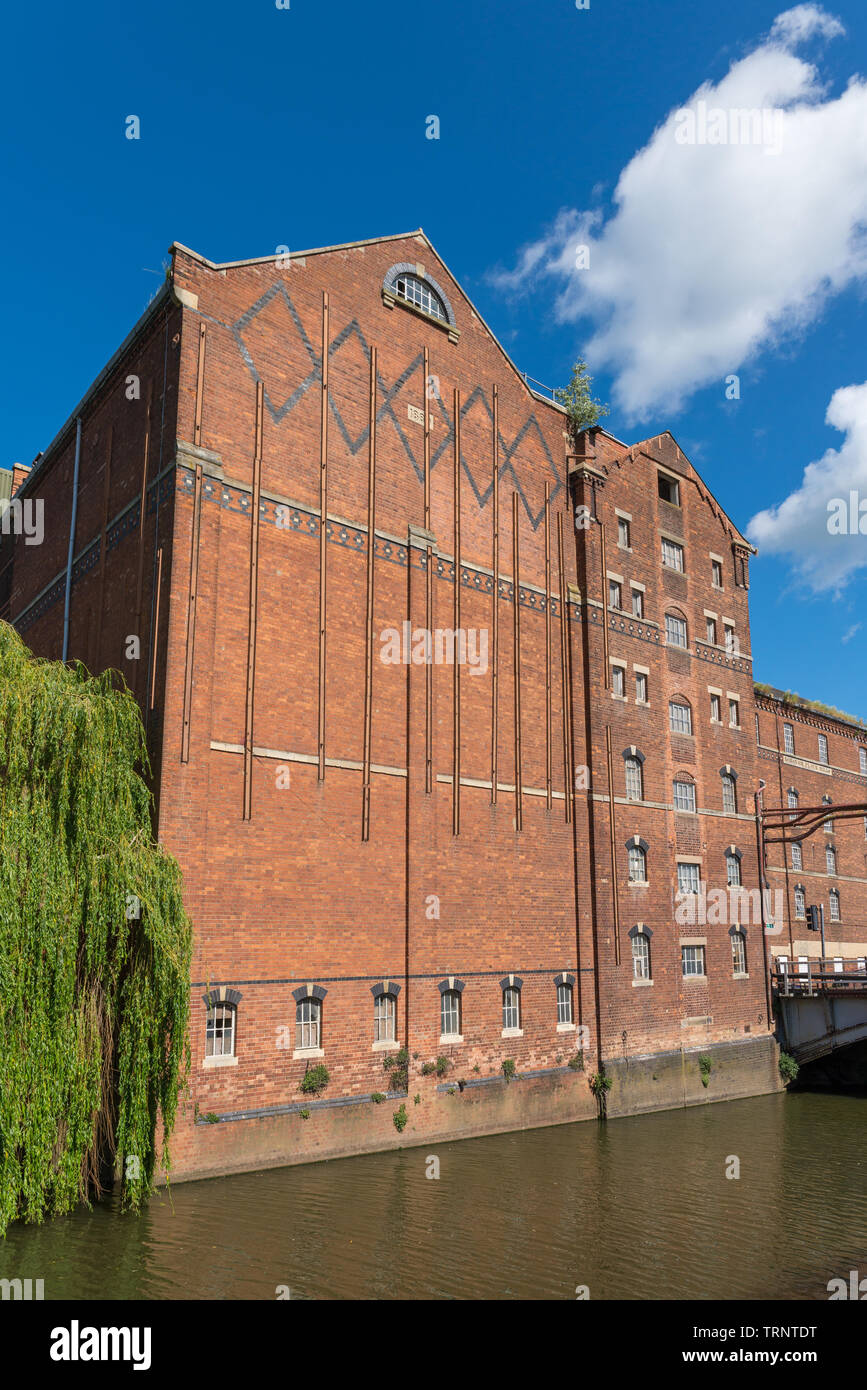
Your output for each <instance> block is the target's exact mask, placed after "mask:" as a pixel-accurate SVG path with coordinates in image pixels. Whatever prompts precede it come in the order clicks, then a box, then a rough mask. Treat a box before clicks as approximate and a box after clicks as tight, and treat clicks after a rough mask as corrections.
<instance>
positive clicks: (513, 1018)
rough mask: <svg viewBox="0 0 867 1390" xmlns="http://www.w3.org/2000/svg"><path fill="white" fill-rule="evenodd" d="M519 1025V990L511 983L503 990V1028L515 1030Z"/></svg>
mask: <svg viewBox="0 0 867 1390" xmlns="http://www.w3.org/2000/svg"><path fill="white" fill-rule="evenodd" d="M520 1027H521V991H520V990H519V989H516V988H515V987H514V986H513V985H509V986H507V988H506V989H504V990H503V1029H504V1031H506V1032H508V1031H509V1030H512V1031H515V1032H516V1031H517V1030H518V1029H519V1028H520Z"/></svg>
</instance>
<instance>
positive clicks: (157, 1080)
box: [0, 622, 192, 1233]
mask: <svg viewBox="0 0 867 1390" xmlns="http://www.w3.org/2000/svg"><path fill="white" fill-rule="evenodd" d="M117 681H118V677H117V675H116V673H114V674H113V673H111V672H105V673H104V674H103V675H101V676H90V675H88V673H87V671H86V670H85V669H84V667H83V666H82V665H81V664H80V663H75V664H74V665H72V666H64V665H63V664H62V663H60V662H49V661H37V660H36V659H35V658H34V657H33V656H31V654H30V652H29V651H28V650H27V648H26V647H25V646H24V644H23V642H22V641H21V639H20V637H19V636H18V634H17V633H16V632H15V631H14V629H13V628H11V627H10V626H9V625H8V624H7V623H3V622H0V1233H2V1232H3V1231H5V1229H6V1227H7V1226H8V1224H9V1222H10V1221H13V1220H15V1219H16V1218H20V1219H23V1220H26V1221H41V1220H43V1219H44V1218H45V1217H46V1216H53V1215H59V1214H62V1213H64V1212H68V1211H70V1210H71V1209H72V1208H73V1207H74V1206H75V1205H76V1203H77V1202H79V1201H87V1200H89V1199H90V1198H92V1197H95V1196H98V1195H99V1194H100V1193H101V1192H102V1191H103V1189H104V1185H105V1183H106V1182H107V1181H110V1177H111V1175H112V1172H113V1168H114V1164H115V1162H116V1160H118V1159H119V1160H120V1162H121V1196H122V1202H123V1204H124V1205H125V1206H126V1207H131V1208H134V1209H137V1208H138V1207H140V1205H141V1203H142V1201H143V1200H144V1198H145V1197H146V1196H147V1194H148V1193H149V1192H150V1191H151V1190H152V1187H153V1177H154V1171H155V1168H156V1165H157V1163H158V1162H162V1163H163V1164H164V1165H168V1162H169V1156H168V1149H167V1145H168V1138H169V1136H170V1134H171V1131H172V1128H173V1125H174V1120H175V1114H176V1110H177V1100H178V1093H179V1090H180V1088H181V1086H182V1084H183V1082H184V1078H185V1074H186V1070H187V1068H188V1066H189V1044H188V1041H187V1025H188V1018H189V994H190V990H189V979H190V976H189V967H190V958H191V942H192V933H191V929H190V923H189V920H188V918H187V916H186V913H185V912H184V908H183V901H182V885H181V874H180V869H179V868H178V865H177V863H176V862H175V860H174V859H172V857H171V856H170V855H168V854H166V853H165V852H164V851H163V850H162V849H161V847H160V846H159V845H158V844H156V843H155V842H154V840H153V836H152V827H151V795H150V792H149V791H148V788H147V786H146V785H145V782H144V781H143V780H142V775H144V776H147V775H148V774H149V771H150V768H149V763H148V756H147V747H146V742H145V734H144V729H143V726H142V722H141V716H140V713H139V709H138V706H137V705H136V703H135V701H134V700H133V697H132V695H131V693H130V692H129V690H128V689H127V688H126V687H125V686H123V688H118V687H117V684H116V683H117ZM160 1120H161V1122H162V1138H161V1139H160V1136H159V1133H158V1131H159V1128H160Z"/></svg>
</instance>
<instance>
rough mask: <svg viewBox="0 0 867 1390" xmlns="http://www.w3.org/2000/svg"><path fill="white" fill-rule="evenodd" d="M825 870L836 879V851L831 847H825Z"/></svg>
mask: <svg viewBox="0 0 867 1390" xmlns="http://www.w3.org/2000/svg"><path fill="white" fill-rule="evenodd" d="M825 869H826V870H827V872H828V873H829V874H830V875H831V876H832V877H833V878H836V877H837V851H836V850H835V848H834V846H833V845H826V846H825Z"/></svg>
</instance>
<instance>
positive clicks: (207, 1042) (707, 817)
mask: <svg viewBox="0 0 867 1390" xmlns="http://www.w3.org/2000/svg"><path fill="white" fill-rule="evenodd" d="M567 425H568V420H567V417H566V415H565V413H564V411H563V410H562V408H561V407H560V406H558V405H557V404H555V403H554V402H552V401H551V400H550V399H547V398H546V397H545V396H544V395H543V394H540V393H537V392H535V391H534V390H532V389H531V386H530V385H529V384H528V382H527V381H526V380H525V379H524V378H523V377H522V376H521V374H520V373H519V372H518V371H517V369H516V368H515V366H514V365H513V363H512V362H511V361H510V359H509V357H508V356H507V354H506V353H505V352H504V350H503V348H502V347H501V346H500V344H499V343H498V342H497V339H496V337H495V336H494V334H493V333H492V332H491V330H490V329H489V328H488V327H487V325H486V324H485V323H484V321H483V320H482V319H481V317H480V316H479V314H478V312H477V311H476V310H475V309H474V308H473V305H472V304H471V302H470V301H469V299H468V298H467V296H466V295H465V294H464V292H463V290H462V289H461V287H460V285H459V284H458V283H457V281H456V280H455V279H454V278H453V276H452V275H451V274H450V272H449V271H448V269H447V267H446V266H445V265H444V264H443V262H442V261H441V260H440V258H439V257H438V255H437V254H436V252H435V251H434V249H433V247H432V246H431V244H430V242H429V241H428V240H427V238H426V237H425V235H424V234H423V233H422V232H421V231H419V232H415V233H411V234H408V235H406V236H397V237H386V238H381V239H377V240H374V241H369V242H358V243H352V244H350V245H346V246H338V247H331V248H326V249H324V250H318V251H312V252H305V253H297V254H294V255H292V256H291V257H290V256H286V257H282V258H281V257H278V258H276V259H275V257H273V256H272V257H268V258H263V259H258V260H252V261H242V262H235V263H232V264H228V265H215V264H213V263H212V262H210V261H207V260H205V259H204V258H203V257H201V256H199V255H197V254H195V253H193V252H191V251H189V250H187V249H186V248H184V247H181V246H178V245H176V246H174V247H173V248H172V268H171V271H170V274H169V277H168V279H167V282H166V284H165V286H164V287H163V289H162V291H161V292H160V293H159V294H158V295H157V296H156V298H155V299H154V300H153V302H152V303H151V305H150V306H149V308H148V310H147V311H146V313H145V314H144V316H143V317H142V319H141V320H140V321H139V323H138V324H137V325H136V326H135V328H134V329H133V331H132V332H131V334H130V335H129V337H128V338H127V339H126V341H125V342H124V343H123V344H122V346H121V347H120V348H119V349H118V352H117V353H116V354H115V356H114V357H113V358H112V360H111V362H110V363H109V364H108V366H107V367H106V368H105V370H104V371H103V372H102V373H101V374H100V376H99V377H98V378H97V379H96V381H95V382H94V384H93V386H92V387H91V388H90V390H89V391H88V393H87V395H86V396H85V398H84V400H83V401H82V402H81V403H80V404H79V405H78V407H77V408H76V410H75V411H74V412H73V414H72V415H71V416H70V418H69V420H68V421H67V422H66V424H65V425H64V426H63V428H62V429H61V430H60V432H59V434H58V435H57V436H56V438H55V439H54V440H53V441H52V443H51V444H50V445H49V446H48V448H47V449H46V450H45V452H44V454H42V455H41V456H40V458H39V459H38V460H37V466H36V467H34V468H33V470H32V471H31V473H30V474H29V475H28V476H27V477H26V480H25V481H24V482H23V484H22V485H21V487H20V488H19V490H18V493H17V494H16V495H17V497H18V498H19V499H20V500H21V501H22V502H26V501H27V500H30V501H32V502H34V503H35V502H36V501H41V502H42V503H43V504H44V516H45V539H44V542H43V543H42V544H41V545H39V546H29V547H28V546H27V545H26V543H25V539H24V538H23V537H21V536H19V537H17V538H16V539H15V541H14V544H13V543H12V542H11V541H10V540H7V541H5V542H4V544H3V546H2V548H0V616H5V617H7V618H9V619H10V620H11V621H12V622H13V623H14V624H15V626H16V628H17V629H18V631H19V632H20V633H21V634H22V636H23V637H24V639H25V641H26V642H27V643H28V644H29V645H30V646H31V648H32V649H33V650H34V651H35V652H37V653H38V654H40V655H45V656H50V657H60V656H66V657H68V658H69V659H72V658H74V657H79V658H80V659H81V660H83V661H84V662H85V663H86V664H87V665H88V667H89V668H90V669H91V670H94V671H98V670H102V669H104V668H105V667H107V666H113V667H117V668H119V669H120V670H121V671H122V672H123V673H124V675H125V677H126V679H127V681H128V683H129V685H130V687H131V688H132V689H133V691H134V692H135V694H136V697H137V698H138V700H139V701H140V703H141V706H142V709H143V712H144V716H145V719H146V723H147V727H148V733H149V739H150V744H151V748H152V756H153V765H154V769H155V788H154V790H155V797H156V810H157V830H158V834H159V836H160V839H161V840H162V841H163V842H164V843H165V844H166V845H167V847H168V848H169V849H170V850H171V851H172V852H173V853H174V854H175V855H176V856H177V857H178V859H179V860H180V863H181V866H182V869H183V872H184V877H185V884H186V899H187V905H188V909H189V912H190V915H191V918H192V921H193V924H194V928H195V939H196V946H195V957H194V966H193V981H192V1048H193V1071H192V1078H191V1085H190V1094H189V1104H188V1105H187V1106H186V1108H185V1110H184V1113H183V1114H182V1117H181V1120H180V1122H179V1130H178V1137H177V1143H176V1146H175V1150H174V1153H175V1158H176V1161H177V1163H178V1167H179V1171H180V1172H181V1174H183V1173H186V1174H188V1175H194V1174H197V1173H202V1172H207V1171H220V1170H224V1169H228V1168H232V1167H245V1166H252V1165H254V1164H258V1163H264V1162H288V1161H295V1160H299V1159H303V1158H306V1157H311V1156H317V1155H324V1154H330V1153H339V1152H349V1151H353V1150H358V1149H364V1148H376V1147H384V1146H387V1145H388V1144H391V1143H395V1142H399V1137H398V1133H397V1132H396V1128H395V1127H394V1126H392V1122H391V1120H392V1112H393V1111H394V1109H395V1104H397V1105H399V1104H400V1099H399V1097H397V1096H395V1100H394V1103H390V1104H389V1105H388V1106H377V1105H370V1104H369V1097H370V1096H371V1094H373V1093H377V1092H386V1091H389V1090H390V1089H394V1087H393V1086H392V1083H394V1086H395V1087H396V1089H397V1090H398V1091H400V1090H402V1087H401V1086H400V1085H399V1084H398V1082H399V1078H395V1077H392V1079H391V1081H389V1073H388V1071H387V1069H386V1067H384V1061H385V1062H388V1060H389V1059H391V1060H392V1061H393V1060H394V1057H395V1054H396V1053H397V1052H398V1049H400V1048H403V1047H405V1048H406V1049H407V1050H408V1052H409V1054H410V1060H409V1084H408V1095H407V1098H406V1099H407V1105H408V1110H409V1118H408V1124H409V1128H408V1130H407V1132H406V1135H405V1136H404V1142H407V1141H409V1142H413V1141H416V1142H421V1139H422V1137H424V1138H425V1139H428V1138H429V1137H435V1136H444V1135H457V1134H464V1133H475V1132H482V1131H485V1130H491V1129H496V1128H511V1127H518V1126H520V1125H522V1124H541V1123H551V1122H554V1121H555V1120H560V1119H573V1118H576V1117H578V1116H581V1115H585V1114H591V1113H595V1101H594V1100H593V1098H592V1096H591V1094H590V1090H589V1087H588V1085H587V1078H588V1076H589V1075H590V1074H591V1073H592V1072H594V1071H596V1070H597V1069H598V1067H599V1065H600V1062H601V1063H602V1064H603V1065H604V1068H605V1071H606V1073H607V1074H608V1075H609V1077H611V1078H612V1080H613V1084H612V1089H611V1093H610V1097H609V1111H610V1112H613V1113H619V1112H623V1111H627V1110H640V1109H648V1108H654V1107H658V1106H660V1105H666V1104H682V1103H684V1101H689V1100H703V1099H714V1098H722V1097H724V1096H725V1095H735V1094H752V1093H755V1092H758V1091H761V1090H767V1089H771V1088H772V1087H773V1086H774V1085H775V1084H776V1067H775V1061H774V1053H773V1045H772V1039H771V1025H770V1021H769V998H770V996H769V988H768V982H767V970H766V954H767V949H768V946H767V943H768V942H769V941H770V940H771V938H770V937H766V936H765V934H764V932H763V930H762V922H761V914H760V913H759V915H758V917H756V915H755V914H753V918H752V919H751V920H747V921H742V920H741V917H743V916H744V915H746V916H749V914H744V913H743V912H742V911H741V912H740V914H736V915H735V916H734V917H732V916H731V915H729V916H726V917H725V919H724V920H720V919H719V914H717V915H716V916H714V914H713V913H712V912H708V911H706V900H707V899H708V898H709V897H710V895H711V893H716V894H717V896H718V897H720V896H721V897H726V895H727V894H728V888H729V886H731V887H734V888H738V887H739V886H740V887H743V888H745V889H747V890H753V891H757V890H758V888H759V886H760V879H759V872H758V865H757V848H756V846H757V840H756V829H755V817H754V804H753V793H754V790H755V788H756V786H757V784H758V779H759V778H760V777H764V778H765V779H766V780H767V781H768V790H767V791H766V801H767V799H768V798H770V797H772V796H773V795H774V792H775V789H777V788H776V784H777V782H778V781H779V780H780V779H779V777H778V774H777V770H776V769H770V761H769V759H777V748H778V744H779V739H778V737H777V725H776V723H775V720H777V722H778V720H779V718H781V717H782V716H783V715H784V714H791V717H792V720H793V721H795V722H796V723H797V728H798V733H797V737H798V738H800V737H802V733H801V730H802V726H803V730H804V733H803V736H804V737H806V725H808V724H810V723H811V722H815V716H813V715H811V714H809V713H808V712H806V711H804V710H799V711H792V710H789V709H788V707H786V708H785V709H784V708H783V707H782V706H781V705H778V703H775V701H774V700H773V699H772V698H769V697H767V696H760V697H759V698H758V706H757V704H756V700H755V699H754V691H753V675H752V652H751V646H750V632H749V607H748V588H749V560H750V555H751V553H752V551H751V547H750V546H749V544H748V542H747V541H746V540H745V538H744V536H743V535H742V534H741V533H740V532H739V531H738V529H737V527H736V526H735V524H734V523H733V522H732V520H731V519H730V518H728V517H727V516H726V515H725V513H724V512H723V511H722V509H721V508H720V506H719V504H718V503H717V502H716V500H715V498H714V497H713V495H712V493H711V492H710V490H709V489H708V487H707V485H706V483H705V482H704V481H703V480H702V479H701V478H700V477H699V475H698V473H697V472H696V470H695V469H694V468H693V467H692V465H691V464H690V462H689V460H688V459H687V458H686V457H685V455H684V454H683V453H682V451H681V449H680V448H679V446H678V445H677V443H676V441H675V440H674V439H673V438H672V436H671V435H670V434H668V433H665V434H662V435H659V436H657V437H655V438H653V439H648V440H644V441H642V442H640V443H637V444H633V445H627V444H624V443H623V442H621V441H620V440H618V439H616V438H615V437H614V436H613V435H612V434H610V433H608V432H607V431H606V430H603V429H594V430H590V431H587V432H585V433H584V434H583V435H581V436H580V438H579V439H578V440H577V441H576V440H574V439H572V438H571V437H570V433H569V430H568V428H567ZM323 522H324V529H323ZM516 599H517V602H516ZM757 708H758V718H759V719H760V721H761V723H760V726H759V744H758V746H757V739H756V724H755V721H756V717H757ZM818 722H819V723H820V724H821V727H822V729H827V731H828V736H829V739H830V741H831V744H832V745H833V750H834V752H833V757H832V759H831V762H832V764H834V768H833V771H832V774H831V776H830V777H829V775H828V773H827V772H823V771H821V769H820V770H819V772H818V774H816V770H815V768H813V769H811V771H810V772H809V774H808V773H807V771H806V769H799V776H800V782H801V794H802V796H807V795H811V794H813V792H814V790H819V789H820V784H821V788H824V786H825V785H826V783H830V781H838V780H839V781H840V782H841V783H842V782H843V781H845V782H846V786H847V787H850V784H851V790H854V789H855V787H856V786H857V788H858V794H859V796H860V797H861V798H862V799H865V798H867V775H865V774H867V769H865V767H864V766H863V757H864V756H867V754H860V753H859V749H861V748H867V731H865V730H863V729H856V728H853V727H852V726H849V725H843V724H841V723H840V722H839V721H837V722H835V721H832V720H828V719H826V718H824V717H823V718H822V719H820V720H819V721H818ZM859 741H860V742H859ZM800 751H801V756H802V758H808V757H809V754H808V753H806V750H805V749H803V748H802V749H801V750H800ZM811 751H816V750H811ZM781 756H782V755H781ZM859 756H860V757H861V758H862V763H861V764H860V765H859ZM784 762H785V759H784V758H783V763H784ZM783 763H779V760H778V766H779V767H780V768H782V766H783ZM769 769H770V770H771V773H772V776H771V775H769ZM801 774H802V775H801ZM814 774H815V775H814ZM781 776H782V779H783V781H787V780H789V779H788V771H787V770H786V771H785V772H781ZM814 782H815V784H816V785H815V787H814V785H813V784H814ZM780 786H782V782H780ZM777 790H778V789H777ZM781 794H782V793H781ZM841 796H842V789H841ZM853 799H854V798H853ZM860 834H861V839H860V841H859V842H858V843H857V844H856V840H857V836H858V829H857V827H856V825H855V824H854V823H852V824H850V825H848V826H847V827H846V829H845V830H844V829H843V828H842V827H841V829H840V834H839V837H836V836H835V843H837V842H839V852H840V861H839V865H838V867H839V869H840V873H841V874H844V873H845V878H846V888H845V906H844V909H843V912H842V917H841V924H840V931H839V937H840V943H841V944H840V949H841V950H842V949H844V945H845V948H846V950H847V951H848V950H849V946H850V945H851V947H852V951H853V952H854V951H855V950H856V948H857V947H856V943H860V947H861V948H862V949H863V946H864V938H865V936H867V928H865V926H864V916H865V906H867V904H865V896H864V895H865V884H867V867H865V857H864V850H865V841H864V839H863V835H864V827H863V825H862V826H861V829H860ZM828 838H829V840H830V837H828ZM850 840H851V844H850ZM816 853H818V850H817V851H816ZM844 861H845V862H844ZM810 862H811V864H812V860H811V861H810ZM820 868H821V865H819V866H818V867H817V868H816V870H815V872H816V873H818V872H819V870H820ZM805 872H807V871H806V870H805ZM772 877H774V879H775V883H776V880H777V879H779V881H780V885H781V886H782V883H783V879H784V877H785V878H786V880H787V881H786V891H787V892H789V891H791V892H792V893H793V892H794V886H795V885H794V883H789V881H788V880H789V879H790V878H791V875H787V874H785V873H784V871H783V870H782V869H780V870H779V871H777V872H775V876H774V875H772ZM834 881H835V882H836V881H837V880H836V878H835V880H834ZM702 885H704V887H702ZM840 889H841V893H842V892H843V883H842V880H841V883H840ZM679 890H680V891H681V893H682V894H683V895H692V896H682V897H681V899H680V900H679V901H676V895H677V894H678V891H679ZM728 898H729V899H731V895H730V894H728ZM787 902H788V899H787ZM684 909H686V919H685V915H684ZM787 911H788V908H787ZM790 918H791V920H790V922H789V928H790V933H789V937H787V938H786V939H787V941H790V948H791V952H792V953H795V954H797V949H796V948H797V943H798V941H799V940H800V938H798V936H797V919H796V917H795V915H794V898H793V897H792V900H791V913H790ZM578 1053H583V1061H584V1066H585V1070H584V1071H583V1072H582V1071H580V1070H578V1069H577V1065H576V1062H575V1059H576V1056H577V1054H578ZM699 1054H701V1055H703V1056H710V1057H711V1058H712V1062H713V1067H714V1071H713V1072H712V1081H711V1085H710V1087H709V1088H705V1089H703V1088H702V1086H701V1085H699V1084H698V1083H699V1080H700V1078H699V1067H698V1062H697V1058H698V1056H699ZM437 1058H446V1059H447V1060H448V1071H447V1073H446V1074H445V1079H444V1076H443V1065H442V1063H441V1064H440V1069H439V1074H437V1072H436V1071H433V1070H432V1064H433V1063H434V1062H435V1061H436V1059H437ZM570 1060H571V1061H572V1062H573V1068H570V1067H569V1062H570ZM507 1061H513V1062H514V1063H515V1065H516V1067H517V1071H518V1073H519V1075H520V1077H521V1078H522V1079H521V1082H520V1085H518V1086H512V1087H509V1086H508V1085H507V1084H506V1083H505V1082H504V1081H503V1063H504V1062H507ZM320 1064H323V1065H324V1066H325V1067H326V1068H327V1070H328V1073H329V1081H328V1085H327V1088H326V1090H325V1091H324V1092H323V1093H321V1095H320V1096H319V1098H318V1099H317V1100H315V1101H310V1100H306V1099H305V1097H304V1095H303V1094H302V1093H301V1091H300V1089H299V1088H300V1084H301V1081H302V1078H303V1077H304V1075H305V1073H307V1072H308V1070H309V1069H310V1068H311V1067H313V1066H318V1065H320ZM423 1067H424V1068H425V1070H424V1072H423V1071H422V1068H423ZM454 1082H459V1083H460V1088H459V1090H458V1091H457V1093H455V1094H452V1093H451V1091H450V1088H451V1087H452V1085H453V1083H454ZM416 1096H417V1097H418V1100H417V1101H414V1098H415V1097H416ZM302 1110H304V1111H309V1112H310V1123H309V1124H308V1125H305V1124H304V1123H302V1122H300V1121H299V1113H300V1112H301V1111H302ZM205 1115H209V1116H211V1118H212V1123H205V1122H204V1120H203V1116H205ZM213 1120H219V1121H220V1123H213Z"/></svg>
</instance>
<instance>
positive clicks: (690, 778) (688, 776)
mask: <svg viewBox="0 0 867 1390" xmlns="http://www.w3.org/2000/svg"><path fill="white" fill-rule="evenodd" d="M672 780H673V781H674V782H692V783H693V784H695V773H694V772H688V771H687V769H686V768H684V767H681V768H678V770H677V772H676V773H675V774H674V777H673V778H672Z"/></svg>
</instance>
